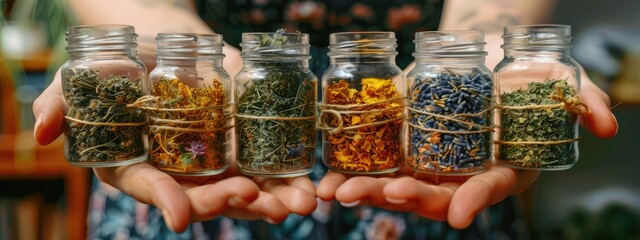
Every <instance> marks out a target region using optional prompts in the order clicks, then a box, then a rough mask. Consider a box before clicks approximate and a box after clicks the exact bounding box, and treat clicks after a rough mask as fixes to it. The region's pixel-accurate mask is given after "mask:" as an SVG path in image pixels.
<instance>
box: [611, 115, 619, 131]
mask: <svg viewBox="0 0 640 240" xmlns="http://www.w3.org/2000/svg"><path fill="white" fill-rule="evenodd" d="M611 117H613V121H614V122H615V123H616V133H614V134H613V135H617V134H618V118H616V115H615V114H613V113H611Z"/></svg>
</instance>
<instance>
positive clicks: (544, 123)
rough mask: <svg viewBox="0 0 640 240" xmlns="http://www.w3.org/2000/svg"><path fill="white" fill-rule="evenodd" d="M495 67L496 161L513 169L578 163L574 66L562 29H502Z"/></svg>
mask: <svg viewBox="0 0 640 240" xmlns="http://www.w3.org/2000/svg"><path fill="white" fill-rule="evenodd" d="M503 39H504V45H502V48H503V49H504V55H505V56H504V59H503V60H502V61H501V62H500V63H499V64H498V65H497V66H496V68H495V70H494V77H495V80H496V83H497V84H496V88H495V91H496V92H495V95H496V96H497V103H498V106H499V107H498V109H497V119H498V128H497V133H498V134H497V139H496V141H495V143H496V146H495V147H496V150H495V154H496V159H497V161H499V162H501V163H503V164H505V165H507V166H510V167H514V168H523V169H544V170H562V169H568V168H571V167H572V166H573V165H574V164H575V163H576V161H577V159H578V142H577V139H578V125H577V124H578V118H579V115H580V114H584V113H586V112H587V111H588V109H587V108H586V107H585V105H584V104H582V103H580V100H579V99H578V93H579V91H580V68H579V67H578V64H577V63H576V62H575V61H574V60H573V59H572V58H571V56H570V55H569V52H570V48H571V29H570V27H569V26H566V25H530V26H512V27H507V28H505V30H504V35H503Z"/></svg>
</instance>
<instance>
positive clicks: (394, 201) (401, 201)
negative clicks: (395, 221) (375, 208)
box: [385, 197, 407, 204]
mask: <svg viewBox="0 0 640 240" xmlns="http://www.w3.org/2000/svg"><path fill="white" fill-rule="evenodd" d="M385 199H387V202H389V203H393V204H403V203H406V202H407V199H395V198H390V197H386V198H385Z"/></svg>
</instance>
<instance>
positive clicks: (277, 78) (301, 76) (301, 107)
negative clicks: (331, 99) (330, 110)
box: [236, 63, 316, 174]
mask: <svg viewBox="0 0 640 240" xmlns="http://www.w3.org/2000/svg"><path fill="white" fill-rule="evenodd" d="M266 72H267V74H266V76H265V77H264V79H261V80H256V81H249V82H247V83H246V85H245V86H244V89H245V90H244V92H243V93H242V95H241V96H240V97H239V99H238V102H237V112H236V117H237V118H236V119H237V122H236V132H237V135H236V136H237V137H238V138H239V139H238V141H239V145H238V151H239V155H238V156H237V158H238V163H239V166H240V169H241V170H242V171H244V172H251V173H258V174H269V173H283V172H293V171H296V170H304V169H310V168H311V167H312V164H313V162H314V161H313V158H314V154H315V153H314V149H315V141H316V130H315V102H316V81H315V79H310V78H309V73H308V72H305V71H304V70H303V69H302V68H300V67H299V66H298V65H297V64H294V63H274V64H270V65H269V66H268V67H267V69H266Z"/></svg>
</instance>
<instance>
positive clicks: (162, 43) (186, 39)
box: [156, 33, 224, 59]
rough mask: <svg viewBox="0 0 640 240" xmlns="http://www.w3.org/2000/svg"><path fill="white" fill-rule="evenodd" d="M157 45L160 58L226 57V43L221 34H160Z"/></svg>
mask: <svg viewBox="0 0 640 240" xmlns="http://www.w3.org/2000/svg"><path fill="white" fill-rule="evenodd" d="M156 44H157V48H156V49H157V50H156V55H157V57H159V58H167V59H169V58H171V59H180V58H187V59H189V58H196V57H199V56H204V57H207V56H208V57H224V54H223V53H222V49H223V47H224V43H223V41H222V36H221V35H219V34H197V33H159V34H158V35H157V36H156Z"/></svg>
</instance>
